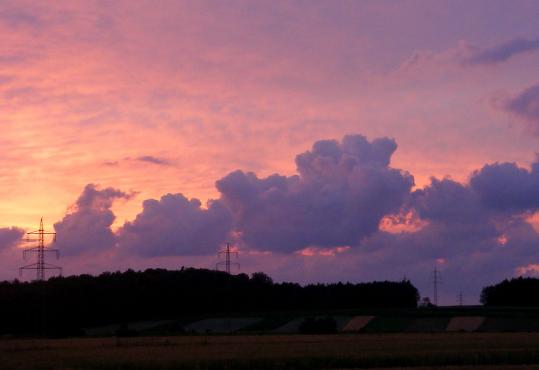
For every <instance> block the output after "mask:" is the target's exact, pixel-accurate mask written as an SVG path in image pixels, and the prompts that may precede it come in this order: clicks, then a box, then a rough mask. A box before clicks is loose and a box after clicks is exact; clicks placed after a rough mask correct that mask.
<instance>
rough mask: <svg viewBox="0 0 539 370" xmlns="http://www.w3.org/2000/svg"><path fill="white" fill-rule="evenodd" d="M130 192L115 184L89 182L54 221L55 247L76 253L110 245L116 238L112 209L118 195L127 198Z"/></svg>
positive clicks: (63, 251)
mask: <svg viewBox="0 0 539 370" xmlns="http://www.w3.org/2000/svg"><path fill="white" fill-rule="evenodd" d="M130 197H131V195H130V194H127V193H125V192H123V191H121V190H118V189H114V188H105V189H101V190H100V189H98V188H97V186H96V185H94V184H88V185H86V187H85V188H84V190H83V192H82V194H81V195H80V196H79V198H78V199H77V201H76V203H75V204H74V205H73V207H72V209H71V211H70V212H69V213H68V214H66V216H65V217H64V218H63V219H62V220H61V221H60V222H57V223H55V224H54V229H55V230H56V232H57V234H58V238H57V247H58V248H60V249H61V251H62V254H64V255H78V254H82V253H87V252H99V251H102V250H105V249H110V248H111V247H113V246H114V244H115V242H116V237H115V235H114V233H113V232H112V230H111V225H112V223H113V222H114V220H115V218H116V216H115V215H114V213H113V212H112V211H111V207H112V204H113V202H114V201H115V200H117V199H129V198H130Z"/></svg>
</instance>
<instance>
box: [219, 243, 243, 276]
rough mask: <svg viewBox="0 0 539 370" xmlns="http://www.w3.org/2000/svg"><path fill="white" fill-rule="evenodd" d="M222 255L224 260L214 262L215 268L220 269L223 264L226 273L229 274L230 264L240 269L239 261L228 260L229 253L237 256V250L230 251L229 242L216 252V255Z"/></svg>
mask: <svg viewBox="0 0 539 370" xmlns="http://www.w3.org/2000/svg"><path fill="white" fill-rule="evenodd" d="M222 255H224V256H225V260H224V261H219V262H217V263H216V264H215V269H216V270H220V269H221V268H222V267H223V266H224V268H225V271H226V272H227V273H228V274H230V267H231V266H234V267H237V269H238V270H239V269H240V264H239V263H237V262H230V255H234V256H235V257H236V259H237V258H238V252H236V251H230V243H226V247H225V248H224V249H223V250H221V251H220V252H219V253H218V254H217V257H218V258H221V256H222Z"/></svg>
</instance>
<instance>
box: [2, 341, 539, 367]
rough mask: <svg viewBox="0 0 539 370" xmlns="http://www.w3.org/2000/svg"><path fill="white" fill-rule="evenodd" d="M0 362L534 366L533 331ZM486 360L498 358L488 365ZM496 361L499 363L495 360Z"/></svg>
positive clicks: (99, 348) (96, 350)
mask: <svg viewBox="0 0 539 370" xmlns="http://www.w3.org/2000/svg"><path fill="white" fill-rule="evenodd" d="M0 359H1V360H0V368H2V369H13V370H17V369H20V370H30V369H40V370H47V369H58V370H59V369H62V370H67V369H70V370H76V369H77V370H79V369H80V370H83V369H84V370H85V369H111V370H112V369H316V368H339V369H352V368H400V367H406V368H408V369H411V368H414V367H415V368H426V369H431V368H445V367H446V366H449V367H448V368H447V369H471V368H474V369H496V368H498V369H521V370H524V369H533V368H535V369H537V368H539V366H533V365H534V364H537V365H539V334H538V333H497V334H494V333H443V334H440V333H438V334H385V335H384V334H376V335H375V334H362V335H311V336H307V335H261V336H244V335H234V336H183V337H141V338H103V339H95V338H94V339H62V340H41V339H39V340H28V339H27V340H3V341H0ZM493 365H497V366H496V367H493ZM502 365H503V366H502Z"/></svg>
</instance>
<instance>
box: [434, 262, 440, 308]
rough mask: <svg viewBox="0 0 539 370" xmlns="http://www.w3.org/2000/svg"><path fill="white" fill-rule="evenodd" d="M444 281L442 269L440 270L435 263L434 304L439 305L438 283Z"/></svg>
mask: <svg viewBox="0 0 539 370" xmlns="http://www.w3.org/2000/svg"><path fill="white" fill-rule="evenodd" d="M441 283H442V276H441V275H440V271H438V267H437V266H436V265H434V271H433V272H432V284H433V288H434V291H433V293H434V305H435V306H438V285H439V284H441Z"/></svg>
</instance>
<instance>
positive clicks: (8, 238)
mask: <svg viewBox="0 0 539 370" xmlns="http://www.w3.org/2000/svg"><path fill="white" fill-rule="evenodd" d="M23 235H24V230H22V229H19V228H18V227H3V228H0V250H2V249H6V248H10V247H13V246H15V245H16V244H17V243H18V242H19V241H20V240H21V238H22V237H23Z"/></svg>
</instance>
